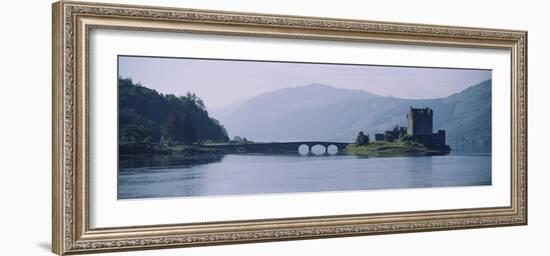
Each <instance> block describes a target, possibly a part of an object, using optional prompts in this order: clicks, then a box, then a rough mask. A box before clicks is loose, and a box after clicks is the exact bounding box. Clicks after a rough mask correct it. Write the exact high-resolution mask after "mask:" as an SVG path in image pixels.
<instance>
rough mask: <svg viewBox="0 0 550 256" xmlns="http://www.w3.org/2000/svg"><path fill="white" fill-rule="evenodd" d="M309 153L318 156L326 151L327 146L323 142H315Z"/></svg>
mask: <svg viewBox="0 0 550 256" xmlns="http://www.w3.org/2000/svg"><path fill="white" fill-rule="evenodd" d="M310 151H311V153H313V154H314V155H317V156H320V155H324V154H326V153H327V147H326V146H325V145H323V144H315V145H313V146H312V147H311V149H310Z"/></svg>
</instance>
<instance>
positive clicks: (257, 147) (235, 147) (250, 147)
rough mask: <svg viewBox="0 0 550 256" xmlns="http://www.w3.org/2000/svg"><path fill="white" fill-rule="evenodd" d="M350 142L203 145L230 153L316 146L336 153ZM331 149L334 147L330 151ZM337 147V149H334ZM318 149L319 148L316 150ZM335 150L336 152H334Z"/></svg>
mask: <svg viewBox="0 0 550 256" xmlns="http://www.w3.org/2000/svg"><path fill="white" fill-rule="evenodd" d="M349 144H350V143H346V142H330V141H296V142H269V143H261V142H259V143H249V144H219V145H203V147H205V148H211V149H218V150H223V151H225V152H228V153H300V154H313V153H314V152H312V148H313V147H314V146H317V147H319V146H320V147H322V148H321V149H322V150H321V152H320V153H319V155H328V154H336V153H338V152H341V151H343V150H344V149H345V148H346V146H347V145H349ZM329 149H332V150H330V151H329ZM334 149H335V150H334ZM316 151H317V150H316ZM332 152H334V153H332Z"/></svg>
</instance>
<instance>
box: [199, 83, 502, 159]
mask: <svg viewBox="0 0 550 256" xmlns="http://www.w3.org/2000/svg"><path fill="white" fill-rule="evenodd" d="M410 106H412V107H417V108H421V107H430V108H432V109H433V110H434V130H437V129H445V130H446V131H447V144H449V145H450V146H451V148H452V150H454V151H469V152H490V151H491V80H487V81H484V82H482V83H480V84H477V85H473V86H471V87H469V88H467V89H465V90H463V91H462V92H459V93H456V94H453V95H450V96H448V97H446V98H440V99H423V100H414V99H400V98H394V97H387V96H379V95H375V94H373V93H370V92H367V91H363V90H350V89H340V88H335V87H332V86H330V85H323V84H311V85H305V86H298V87H292V88H284V89H280V90H277V91H273V92H268V93H263V94H261V95H258V96H256V97H254V98H251V99H247V100H239V101H238V102H235V103H232V104H230V105H228V106H227V107H225V108H222V109H216V110H212V111H210V112H211V115H212V116H214V117H215V118H217V119H218V120H220V122H221V123H222V124H223V125H224V126H225V128H226V129H227V131H228V133H229V135H230V137H232V136H241V137H246V138H247V139H250V140H254V141H302V140H323V141H341V142H352V141H354V139H355V137H356V136H357V133H358V132H359V131H366V132H368V133H370V134H371V137H374V133H377V132H383V131H384V130H387V129H391V128H392V127H393V126H394V125H396V124H398V125H402V126H405V125H406V113H407V111H408V109H409V107H410Z"/></svg>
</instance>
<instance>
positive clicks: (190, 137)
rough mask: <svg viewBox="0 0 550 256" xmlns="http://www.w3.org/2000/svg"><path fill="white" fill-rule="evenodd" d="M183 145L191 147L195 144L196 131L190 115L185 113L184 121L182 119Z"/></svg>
mask: <svg viewBox="0 0 550 256" xmlns="http://www.w3.org/2000/svg"><path fill="white" fill-rule="evenodd" d="M182 131H183V143H185V144H186V145H191V144H193V143H195V142H197V131H196V130H195V125H194V124H193V119H191V115H189V113H187V115H186V116H185V119H183V127H182Z"/></svg>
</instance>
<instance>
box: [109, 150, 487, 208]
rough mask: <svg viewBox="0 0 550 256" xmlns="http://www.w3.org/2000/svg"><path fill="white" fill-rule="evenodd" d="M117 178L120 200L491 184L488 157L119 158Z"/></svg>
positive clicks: (276, 156)
mask: <svg viewBox="0 0 550 256" xmlns="http://www.w3.org/2000/svg"><path fill="white" fill-rule="evenodd" d="M145 166H146V167H145ZM118 181H119V182H118V185H119V189H118V197H119V199H125V198H151V197H181V196H221V195H243V194H263V193H296V192H320V191H348V190H367V189H388V188H419V187H444V186H472V185H490V184H491V156H490V155H462V156H459V155H447V156H433V157H431V156H427V157H392V158H361V157H356V156H348V155H334V156H329V155H326V156H300V155H239V154H229V155H225V156H223V155H219V156H216V157H213V156H205V157H204V158H193V159H190V158H186V157H182V156H179V157H178V156H162V157H158V156H157V157H154V158H153V159H149V158H147V157H140V158H128V159H121V163H120V169H119V177H118Z"/></svg>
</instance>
